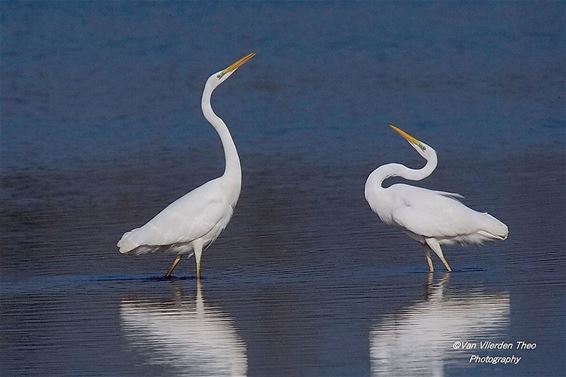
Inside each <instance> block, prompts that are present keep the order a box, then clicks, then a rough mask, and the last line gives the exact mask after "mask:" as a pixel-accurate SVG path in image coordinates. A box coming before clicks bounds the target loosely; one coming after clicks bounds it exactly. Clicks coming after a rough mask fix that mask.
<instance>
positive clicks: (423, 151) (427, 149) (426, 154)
mask: <svg viewBox="0 0 566 377" xmlns="http://www.w3.org/2000/svg"><path fill="white" fill-rule="evenodd" d="M389 127H391V128H393V130H394V131H395V132H397V133H398V134H399V135H401V137H403V139H405V140H407V141H408V142H409V144H411V146H412V147H413V148H415V150H416V151H417V152H419V154H420V155H421V156H423V158H425V159H426V160H428V159H429V158H430V157H432V156H433V155H434V156H436V152H435V150H434V149H433V148H432V147H431V146H429V145H427V144H425V143H423V142H422V141H420V140H418V139H417V138H415V137H413V136H411V135H409V134H408V133H406V132H405V131H403V130H402V129H400V128H398V127H395V126H394V125H392V124H390V125H389Z"/></svg>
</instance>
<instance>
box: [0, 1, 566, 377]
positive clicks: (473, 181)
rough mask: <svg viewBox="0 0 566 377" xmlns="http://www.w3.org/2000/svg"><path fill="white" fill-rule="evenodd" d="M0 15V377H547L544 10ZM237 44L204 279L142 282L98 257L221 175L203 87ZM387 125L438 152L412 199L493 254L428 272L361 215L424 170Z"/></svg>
mask: <svg viewBox="0 0 566 377" xmlns="http://www.w3.org/2000/svg"><path fill="white" fill-rule="evenodd" d="M0 10H1V19H0V21H1V23H0V25H1V28H2V29H1V36H2V43H0V51H1V54H2V55H1V64H0V70H1V71H0V73H1V81H0V83H1V87H2V91H1V101H2V106H1V108H0V111H1V118H0V120H1V126H2V128H1V131H2V133H1V148H0V157H1V160H0V162H1V169H0V177H1V187H0V198H1V201H2V205H1V212H2V213H1V216H0V217H1V219H2V227H1V229H2V230H1V234H0V298H1V305H0V334H1V335H0V375H2V376H4V375H7V376H12V375H31V376H44V375H57V376H67V375H68V376H76V375H97V376H99V375H108V376H116V375H136V376H137V375H148V376H149V375H151V376H161V375H167V376H171V375H179V376H181V375H187V376H195V375H197V376H219V375H250V376H266V375H269V376H279V375H280V376H290V375H324V376H363V375H375V376H377V375H379V376H381V375H386V376H387V375H401V376H407V375H433V376H442V375H458V376H467V375H480V374H481V375H483V374H486V375H492V376H508V375H513V376H532V375H537V376H546V375H548V376H558V375H566V370H565V365H566V360H565V358H564V355H565V353H564V349H565V339H566V329H565V323H566V321H565V313H564V308H565V305H564V304H565V301H564V297H565V296H564V286H565V285H564V283H565V278H564V275H565V274H564V272H565V264H566V263H565V258H564V251H563V245H564V242H565V241H566V233H565V229H566V227H565V225H566V216H565V214H566V194H565V191H564V187H565V184H566V177H565V174H566V173H565V169H564V166H566V153H565V150H566V148H565V140H566V134H565V133H566V132H565V125H564V107H563V101H564V87H563V82H564V80H563V79H564V66H563V56H564V52H565V51H564V49H565V47H564V46H565V45H566V44H565V43H564V39H565V34H564V26H563V25H564V14H565V13H564V4H562V3H559V2H556V3H545V4H544V6H539V5H536V4H531V3H528V2H506V3H465V4H460V3H456V2H454V3H409V2H403V3H384V2H379V3H378V2H375V3H369V2H359V3H355V4H349V3H322V2H321V3H313V4H311V3H278V4H276V3H239V5H235V4H229V3H224V2H222V3H207V5H203V4H197V3H143V4H139V3H128V2H123V3H81V4H80V5H79V4H75V3H24V4H22V3H18V2H9V3H7V2H4V3H2V4H0ZM352 20H356V22H355V23H354V22H352ZM290 25H291V26H292V27H289V26H290ZM252 50H254V51H256V52H257V53H258V55H257V56H256V58H254V60H253V61H252V62H250V63H248V64H246V66H244V67H243V68H242V69H241V70H240V71H239V72H238V73H237V75H234V77H233V78H231V79H230V80H229V81H227V82H226V83H225V84H224V85H223V86H222V87H221V88H219V89H218V90H217V92H216V93H215V97H214V104H213V105H214V107H215V109H216V111H217V113H218V114H219V115H221V116H222V117H223V118H224V119H225V120H226V122H227V124H228V125H229V127H230V129H231V132H232V134H233V136H234V139H235V142H236V145H237V147H238V150H239V153H240V156H241V160H242V166H243V188H242V195H241V197H240V201H239V203H238V206H237V208H236V212H235V215H234V217H233V219H232V221H231V223H230V225H229V227H228V228H227V229H226V230H225V231H224V232H223V234H222V235H221V237H220V238H219V239H218V240H217V241H216V243H215V244H214V245H213V246H212V247H211V248H210V249H208V250H207V251H206V253H205V255H204V257H203V265H204V279H203V280H202V282H201V283H200V284H197V282H196V280H194V279H193V274H194V265H193V263H194V262H193V261H192V260H191V261H190V263H188V262H187V261H183V262H182V263H181V265H180V266H179V267H178V269H177V270H176V278H174V279H172V280H165V279H162V278H161V275H162V274H163V272H164V271H165V269H166V268H167V267H168V265H169V263H170V262H171V260H172V259H173V257H172V256H167V255H151V256H142V257H127V256H123V255H119V254H118V252H117V249H116V247H115V243H116V242H117V240H118V239H119V238H120V236H121V234H122V233H123V232H124V231H127V230H129V229H131V228H133V227H137V226H139V225H141V224H143V223H144V222H145V221H146V220H148V219H149V218H151V216H153V215H154V214H156V213H157V212H158V211H159V210H160V209H161V208H163V207H164V206H165V205H167V204H168V203H169V202H171V201H172V200H174V199H176V198H177V197H179V196H181V195H182V194H184V193H185V192H187V191H189V190H190V189H192V188H194V187H196V186H197V185H199V184H202V183H203V182H205V181H206V180H209V179H211V178H214V177H216V176H218V175H219V174H221V172H222V169H223V165H222V164H223V160H222V151H221V148H220V146H219V141H218V140H217V137H216V136H215V134H214V132H213V131H212V129H211V128H210V127H209V126H207V125H206V122H205V121H204V119H203V118H202V115H201V114H200V109H199V104H200V102H199V101H200V92H201V86H202V84H203V82H204V80H205V78H206V77H207V76H208V75H209V74H211V73H212V72H213V71H215V70H218V69H220V68H222V67H224V66H225V65H226V64H229V63H230V62H232V61H233V60H235V59H236V58H238V57H240V56H243V55H244V54H245V53H247V52H249V51H252ZM389 122H395V123H396V124H398V125H399V126H400V127H402V128H404V129H406V130H407V131H409V132H411V133H412V134H414V135H415V136H417V137H419V138H421V139H422V140H424V141H426V142H427V143H428V144H431V145H432V146H434V147H435V148H436V150H437V152H438V154H439V161H440V163H439V167H438V169H437V171H436V172H434V173H433V175H432V176H431V177H429V178H427V179H426V180H425V181H423V182H422V183H419V185H422V186H425V187H429V188H435V189H441V190H447V191H453V192H459V193H461V194H463V195H464V196H465V197H466V199H465V203H466V204H468V205H470V206H471V207H473V208H476V209H478V210H482V211H489V212H490V213H492V214H494V215H495V216H496V217H498V218H500V219H501V220H503V221H504V222H505V223H506V224H507V225H508V226H509V229H510V237H509V239H508V240H506V241H505V242H498V243H490V244H486V245H484V246H482V247H477V246H469V247H462V248H459V247H447V248H446V249H445V254H446V256H447V259H448V260H449V261H450V263H451V265H452V267H453V268H454V270H455V271H454V272H453V273H451V274H446V273H443V272H442V271H441V265H440V263H437V267H438V269H439V271H438V272H436V273H435V274H434V275H430V274H428V273H425V271H426V262H425V258H424V256H423V255H422V251H421V250H420V246H418V245H417V244H415V243H414V242H413V241H411V240H410V239H409V238H408V237H406V236H405V235H403V234H401V233H399V232H398V231H396V230H394V229H391V228H389V227H387V226H385V225H383V224H381V223H380V222H379V221H378V219H377V217H376V216H375V215H374V214H373V213H372V212H371V210H370V209H369V207H368V206H367V204H366V203H365V200H364V195H363V187H364V183H365V179H366V177H367V175H368V174H369V173H370V172H371V171H372V170H373V169H374V168H375V167H377V166H378V165H381V164H384V163H387V162H393V161H395V162H402V163H405V164H407V165H410V166H413V167H416V166H418V165H419V164H422V162H421V161H420V160H419V157H418V156H417V155H416V154H415V153H414V152H413V150H412V149H411V148H409V147H408V146H407V145H406V143H405V142H404V141H403V140H402V139H400V138H399V137H398V136H396V135H395V134H394V133H392V132H391V131H390V130H389V128H388V127H387V124H388V123H389ZM393 181H395V180H392V182H393ZM457 341H459V342H469V343H477V344H478V345H479V343H480V342H482V341H484V342H486V341H491V342H494V343H500V342H506V343H513V345H514V349H513V350H511V351H508V350H503V351H501V350H489V351H486V350H462V349H458V350H455V349H454V342H457ZM518 341H525V342H528V343H536V349H534V350H518V349H516V342H518ZM475 354H477V355H479V356H511V355H515V356H517V357H521V358H522V359H521V361H520V362H519V363H518V364H517V365H501V364H497V365H492V364H475V363H470V362H469V360H470V357H471V356H472V355H475Z"/></svg>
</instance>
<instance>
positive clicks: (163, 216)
mask: <svg viewBox="0 0 566 377" xmlns="http://www.w3.org/2000/svg"><path fill="white" fill-rule="evenodd" d="M254 55H255V53H253V52H252V53H251V54H248V55H246V56H244V57H243V58H241V59H240V60H238V61H236V62H235V63H233V64H232V65H230V66H229V67H227V68H225V69H223V70H221V71H219V72H216V73H214V74H213V75H212V76H210V77H209V78H208V80H207V81H206V84H205V86H204V91H203V94H202V100H201V107H202V112H203V114H204V117H205V118H206V119H207V120H208V121H209V122H210V124H211V125H212V126H213V127H214V128H215V130H216V132H218V135H219V136H220V140H221V142H222V147H223V149H224V157H225V160H226V168H225V170H224V174H223V175H222V176H220V177H218V178H216V179H213V180H212V181H209V182H207V183H205V184H204V185H202V186H200V187H197V188H196V189H194V190H193V191H191V192H189V193H188V194H186V195H184V196H182V197H181V198H179V199H177V200H176V201H174V202H173V203H171V204H170V205H169V206H167V207H166V208H165V209H164V210H162V211H161V212H159V213H158V214H157V215H156V216H155V217H154V218H153V219H151V220H150V221H149V222H147V224H145V225H144V226H142V227H141V228H136V229H134V230H132V231H130V232H127V233H125V234H124V235H123V236H122V238H121V239H120V241H118V245H117V246H118V247H119V248H120V253H123V254H127V253H132V254H146V253H153V252H157V251H160V252H161V251H166V252H173V253H176V254H177V256H176V258H175V260H174V261H173V263H172V264H171V267H169V269H168V270H167V272H166V274H165V277H170V276H171V273H172V272H173V270H174V269H175V267H177V264H179V262H180V261H181V258H182V256H183V255H188V258H190V257H191V256H192V255H193V254H194V256H195V260H196V276H197V278H200V275H201V257H202V252H203V250H205V249H206V248H207V247H208V246H209V245H210V244H211V243H212V242H214V240H216V238H218V236H219V235H220V232H222V230H223V229H224V228H226V226H227V225H228V222H229V221H230V218H231V217H232V214H233V212H234V207H235V206H236V203H237V201H238V197H239V196H240V190H241V187H242V169H241V167H240V158H239V157H238V151H237V150H236V145H235V144H234V141H233V140H232V137H231V136H230V131H228V127H226V124H225V123H224V121H223V120H222V119H221V118H220V117H219V116H218V115H216V114H215V113H214V111H213V110H212V106H211V104H210V98H211V96H212V92H213V91H214V89H216V87H218V86H219V85H220V84H222V83H223V82H224V81H225V80H226V79H227V78H228V77H230V76H231V75H232V74H233V73H234V72H235V71H236V70H237V69H238V68H239V67H240V66H242V65H243V64H244V63H246V62H247V61H248V60H250V59H251V58H252V57H254Z"/></svg>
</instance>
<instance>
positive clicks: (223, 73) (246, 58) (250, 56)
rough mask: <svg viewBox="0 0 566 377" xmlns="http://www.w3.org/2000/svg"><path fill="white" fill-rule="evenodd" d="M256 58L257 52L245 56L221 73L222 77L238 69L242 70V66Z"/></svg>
mask: <svg viewBox="0 0 566 377" xmlns="http://www.w3.org/2000/svg"><path fill="white" fill-rule="evenodd" d="M254 56H255V52H252V53H250V54H247V55H246V56H244V57H243V58H241V59H240V60H238V61H236V62H235V63H233V64H231V65H230V66H229V67H227V68H225V69H224V70H223V71H222V72H221V73H220V75H221V77H222V76H224V75H225V74H227V73H230V72H232V71H235V70H236V69H238V68H240V67H241V66H242V65H244V64H245V63H246V62H247V61H248V60H250V59H251V58H253V57H254Z"/></svg>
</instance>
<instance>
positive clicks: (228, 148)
mask: <svg viewBox="0 0 566 377" xmlns="http://www.w3.org/2000/svg"><path fill="white" fill-rule="evenodd" d="M214 89H215V86H213V85H210V84H209V83H207V85H205V87H204V92H203V93H202V102H201V107H202V112H203V114H204V117H205V118H206V120H208V121H209V122H210V124H212V126H213V127H214V128H215V129H216V132H217V133H218V136H220V141H221V142H222V148H223V149H224V158H225V160H226V167H225V169H224V174H223V175H222V177H223V178H224V179H225V180H226V181H228V182H229V184H228V186H229V187H230V188H232V189H233V190H235V191H234V192H232V194H233V195H234V197H233V199H234V203H233V205H235V204H236V203H235V202H236V201H237V200H238V197H239V196H240V189H241V187H242V168H241V166H240V158H239V157H238V151H237V150H236V145H235V144H234V140H232V136H231V135H230V131H229V130H228V127H226V123H224V121H223V120H222V119H221V118H220V117H219V116H218V115H216V114H215V113H214V111H213V110H212V106H211V104H210V99H211V96H212V92H213V91H214Z"/></svg>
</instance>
